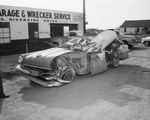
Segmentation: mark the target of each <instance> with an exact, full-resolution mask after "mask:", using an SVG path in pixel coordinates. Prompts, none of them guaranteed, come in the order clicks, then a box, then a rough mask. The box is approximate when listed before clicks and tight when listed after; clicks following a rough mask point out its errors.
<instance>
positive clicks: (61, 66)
mask: <svg viewBox="0 0 150 120" xmlns="http://www.w3.org/2000/svg"><path fill="white" fill-rule="evenodd" d="M56 63H57V67H58V70H60V71H64V70H66V69H67V61H66V59H65V58H57V60H56Z"/></svg>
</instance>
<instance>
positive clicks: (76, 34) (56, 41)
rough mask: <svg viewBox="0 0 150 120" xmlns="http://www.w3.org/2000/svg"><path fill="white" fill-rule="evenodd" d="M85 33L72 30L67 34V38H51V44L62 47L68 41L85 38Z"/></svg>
mask: <svg viewBox="0 0 150 120" xmlns="http://www.w3.org/2000/svg"><path fill="white" fill-rule="evenodd" d="M83 36H84V35H83V33H82V32H81V31H79V30H71V31H68V32H67V36H66V37H53V38H51V43H52V44H54V45H56V46H61V45H63V44H64V43H65V42H67V41H68V40H70V39H71V38H74V37H83Z"/></svg>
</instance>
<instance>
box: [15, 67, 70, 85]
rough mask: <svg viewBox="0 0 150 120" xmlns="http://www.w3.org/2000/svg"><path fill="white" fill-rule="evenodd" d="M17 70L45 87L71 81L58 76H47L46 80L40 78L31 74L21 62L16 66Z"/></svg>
mask: <svg viewBox="0 0 150 120" xmlns="http://www.w3.org/2000/svg"><path fill="white" fill-rule="evenodd" d="M16 70H17V71H18V72H19V73H20V74H21V75H23V76H24V77H26V78H28V79H29V80H31V81H33V82H35V83H37V84H40V85H42V86H44V87H56V86H61V85H63V84H66V83H70V81H64V80H62V79H60V78H58V77H56V76H51V77H47V78H45V80H42V79H38V78H37V77H34V76H32V75H30V72H29V71H27V70H25V69H23V68H22V67H21V65H20V64H19V65H17V66H16Z"/></svg>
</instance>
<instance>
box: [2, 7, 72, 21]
mask: <svg viewBox="0 0 150 120" xmlns="http://www.w3.org/2000/svg"><path fill="white" fill-rule="evenodd" d="M0 17H17V18H19V17H21V18H33V19H35V18H37V19H38V18H44V19H55V20H56V19H62V20H71V14H64V13H51V12H40V11H26V10H14V9H13V10H12V9H0Z"/></svg>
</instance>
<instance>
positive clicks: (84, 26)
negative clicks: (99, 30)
mask: <svg viewBox="0 0 150 120" xmlns="http://www.w3.org/2000/svg"><path fill="white" fill-rule="evenodd" d="M83 33H84V34H85V33H86V14H85V0H83Z"/></svg>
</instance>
